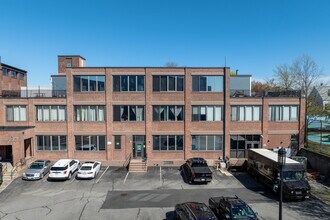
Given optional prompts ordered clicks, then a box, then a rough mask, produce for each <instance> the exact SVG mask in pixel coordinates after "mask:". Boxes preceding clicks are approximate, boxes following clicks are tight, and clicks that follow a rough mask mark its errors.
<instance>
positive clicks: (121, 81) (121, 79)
mask: <svg viewBox="0 0 330 220" xmlns="http://www.w3.org/2000/svg"><path fill="white" fill-rule="evenodd" d="M113 91H114V92H128V91H129V92H137V91H138V92H143V91H144V76H125V75H123V76H113Z"/></svg>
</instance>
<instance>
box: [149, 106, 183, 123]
mask: <svg viewBox="0 0 330 220" xmlns="http://www.w3.org/2000/svg"><path fill="white" fill-rule="evenodd" d="M152 109H153V111H152V112H153V113H152V118H153V121H183V120H184V106H182V105H154V106H153V107H152Z"/></svg>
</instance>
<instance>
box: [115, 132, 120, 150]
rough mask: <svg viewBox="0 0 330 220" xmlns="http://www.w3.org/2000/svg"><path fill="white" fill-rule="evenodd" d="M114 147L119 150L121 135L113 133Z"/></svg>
mask: <svg viewBox="0 0 330 220" xmlns="http://www.w3.org/2000/svg"><path fill="white" fill-rule="evenodd" d="M115 149H116V150H120V149H121V136H120V135H115Z"/></svg>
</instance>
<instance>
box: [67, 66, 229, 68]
mask: <svg viewBox="0 0 330 220" xmlns="http://www.w3.org/2000/svg"><path fill="white" fill-rule="evenodd" d="M70 68H71V69H101V68H102V69H104V68H113V69H145V68H147V69H224V68H226V69H229V68H230V67H205V66H204V67H189V66H182V67H178V66H176V67H170V66H126V67H125V66H85V67H70Z"/></svg>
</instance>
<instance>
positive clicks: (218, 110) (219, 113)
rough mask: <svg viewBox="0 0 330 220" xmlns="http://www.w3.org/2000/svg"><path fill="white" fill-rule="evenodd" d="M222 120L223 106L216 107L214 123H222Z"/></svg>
mask: <svg viewBox="0 0 330 220" xmlns="http://www.w3.org/2000/svg"><path fill="white" fill-rule="evenodd" d="M221 120H222V111H221V106H215V118H214V121H221Z"/></svg>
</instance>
